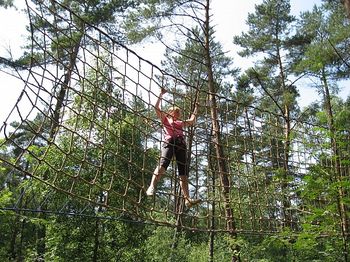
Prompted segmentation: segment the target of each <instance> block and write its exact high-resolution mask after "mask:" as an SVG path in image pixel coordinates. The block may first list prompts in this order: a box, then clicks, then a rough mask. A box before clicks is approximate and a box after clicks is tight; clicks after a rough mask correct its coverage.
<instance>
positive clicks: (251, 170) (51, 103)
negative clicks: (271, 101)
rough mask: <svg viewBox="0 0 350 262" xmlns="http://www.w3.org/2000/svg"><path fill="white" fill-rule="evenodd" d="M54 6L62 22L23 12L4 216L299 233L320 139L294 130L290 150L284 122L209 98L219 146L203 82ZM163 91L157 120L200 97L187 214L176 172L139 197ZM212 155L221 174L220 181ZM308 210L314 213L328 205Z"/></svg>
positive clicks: (5, 164)
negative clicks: (26, 46) (24, 51)
mask: <svg viewBox="0 0 350 262" xmlns="http://www.w3.org/2000/svg"><path fill="white" fill-rule="evenodd" d="M51 2H53V3H56V2H55V1H51ZM56 5H57V7H59V8H60V9H61V12H60V13H58V12H55V9H54V8H53V6H51V7H50V6H46V5H45V4H44V1H41V4H40V5H39V8H38V5H37V6H35V7H34V6H31V5H29V4H28V6H27V8H28V17H29V19H30V27H31V32H32V36H31V41H32V47H31V48H32V53H31V56H30V57H31V66H30V67H28V68H21V70H20V71H19V72H18V74H17V75H16V74H13V73H10V74H13V76H16V77H17V78H19V79H21V80H22V82H23V85H24V88H23V90H22V92H21V95H20V97H19V98H18V100H17V102H16V104H15V105H14V107H13V109H12V111H11V113H10V114H9V116H8V117H7V119H6V121H5V122H4V123H3V125H2V126H1V129H0V131H1V134H2V136H3V139H2V140H1V149H2V152H1V155H0V161H1V168H2V170H3V173H4V174H5V175H4V176H3V178H2V179H1V182H2V186H1V191H2V192H3V193H4V192H6V191H10V190H13V188H17V191H16V192H17V193H16V194H17V195H16V194H15V197H16V201H10V202H9V203H7V204H6V205H4V206H2V207H1V208H2V209H9V210H22V211H32V212H49V213H61V214H66V215H86V216H94V217H101V218H112V219H129V220H132V221H136V222H142V223H151V224H157V225H166V226H173V227H180V228H184V229H190V230H199V231H232V230H234V231H235V232H238V233H254V234H266V233H271V232H279V231H281V230H282V229H283V228H285V227H288V228H290V229H292V230H296V231H297V230H299V229H300V221H302V219H303V217H304V215H305V214H307V213H308V212H309V210H308V209H307V207H306V204H305V200H302V197H301V195H302V194H303V191H302V186H303V180H302V178H304V177H305V176H307V175H310V174H312V173H315V172H316V173H317V172H318V171H317V170H326V171H325V172H329V173H332V172H333V170H334V167H335V160H334V158H332V157H331V156H332V150H331V146H330V141H329V139H325V137H324V135H323V134H324V133H325V132H326V129H324V128H322V127H317V126H312V125H311V124H307V123H303V122H301V121H296V120H293V121H292V126H293V128H292V129H291V133H290V134H289V135H288V137H287V138H286V132H285V129H284V123H285V118H284V116H282V115H279V114H276V113H273V112H268V111H265V110H264V109H261V108H257V107H253V106H245V105H243V104H241V103H239V102H238V101H235V99H233V98H230V96H225V97H223V96H219V95H215V98H216V101H217V105H216V108H215V110H216V112H218V115H217V120H218V122H219V127H220V138H221V139H220V141H217V140H216V139H214V135H213V133H214V131H215V130H214V128H213V125H212V120H213V119H212V114H211V112H212V111H211V110H212V104H211V103H210V99H209V96H210V95H211V94H210V92H208V90H207V88H206V84H205V83H204V82H203V83H200V84H198V85H197V86H192V85H191V84H189V83H187V82H186V81H185V80H183V79H179V78H177V77H175V76H172V75H171V74H168V73H166V72H164V71H163V70H161V69H160V68H159V67H157V66H155V65H153V64H152V63H150V62H149V61H147V60H145V59H143V58H141V57H140V56H139V55H137V54H136V53H135V52H133V51H132V50H130V49H128V48H127V47H126V46H124V45H122V44H121V43H119V42H117V41H115V40H114V39H113V38H111V37H110V36H109V35H108V34H106V33H104V32H103V31H101V30H99V29H98V28H95V27H94V26H91V25H89V24H86V23H84V20H82V18H80V17H79V16H77V15H75V14H74V13H73V12H72V11H71V10H69V9H65V7H64V6H61V5H59V4H58V3H56ZM62 10H64V12H63V13H64V14H65V15H62V14H63V13H62ZM47 14H50V16H48V15H47ZM38 22H39V23H38ZM38 24H40V25H46V26H41V27H39V26H37V27H36V25H38ZM78 25H79V26H78ZM50 30H51V31H50ZM44 61H46V62H44ZM47 61H49V62H47ZM2 70H5V69H2ZM161 87H166V88H167V89H168V90H169V92H168V93H167V94H166V95H165V96H164V99H163V101H162V108H167V107H168V106H173V105H176V106H178V107H180V108H181V110H182V112H183V115H184V117H186V116H189V115H190V114H191V112H192V110H193V106H194V102H195V99H196V96H197V95H199V97H201V100H200V110H199V116H198V119H197V123H196V125H195V126H193V127H191V128H189V129H188V130H187V131H186V137H187V144H188V148H189V156H190V159H191V161H190V167H189V169H190V170H189V182H190V194H191V195H192V196H194V197H196V198H201V199H202V200H203V201H202V203H201V204H199V205H197V206H195V207H192V208H191V209H187V208H186V207H185V205H184V201H183V198H182V196H181V194H180V188H179V181H178V176H177V174H176V164H175V163H174V161H173V162H172V164H171V166H170V167H169V168H168V170H167V172H166V175H165V176H164V177H163V178H162V180H161V182H160V183H159V184H158V188H157V192H156V195H155V196H154V197H147V196H146V195H145V190H146V189H147V187H148V185H149V183H150V180H151V177H152V174H153V170H154V168H155V167H156V165H157V162H158V161H159V148H160V146H161V142H162V141H161V139H162V137H161V125H160V123H159V120H158V119H157V118H156V115H155V112H154V111H155V110H154V103H155V101H156V98H157V95H158V93H159V90H160V88H161ZM217 143H219V146H220V148H221V149H222V153H223V156H224V159H220V160H221V161H224V162H225V164H226V167H227V168H226V170H224V171H225V173H224V174H220V172H219V164H218V162H219V161H218V155H217V153H216V150H215V148H216V147H217V146H218V144H217ZM321 160H322V161H321ZM338 168H339V170H340V173H337V174H338V175H339V176H345V174H347V173H348V172H349V170H348V167H347V166H346V165H342V164H341V165H340V166H338ZM225 179H227V181H228V184H225V183H223V182H224V181H225ZM308 201H309V203H308V204H310V203H312V205H314V206H315V207H317V206H318V205H321V204H320V203H324V202H327V201H330V199H329V196H315V197H314V198H312V199H308ZM228 209H229V210H230V211H231V213H228V212H226V211H227V210H228ZM230 223H231V226H230V227H229V226H228V224H230ZM232 224H233V226H232Z"/></svg>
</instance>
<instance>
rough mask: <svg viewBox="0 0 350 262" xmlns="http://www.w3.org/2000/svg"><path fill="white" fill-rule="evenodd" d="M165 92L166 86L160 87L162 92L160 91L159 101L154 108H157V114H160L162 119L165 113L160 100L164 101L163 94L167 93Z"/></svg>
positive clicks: (159, 116)
mask: <svg viewBox="0 0 350 262" xmlns="http://www.w3.org/2000/svg"><path fill="white" fill-rule="evenodd" d="M165 93H166V90H165V88H164V87H162V88H161V89H160V93H159V95H158V99H157V102H156V104H155V105H154V108H155V110H156V113H157V116H158V118H159V119H161V120H162V119H163V115H164V113H163V112H162V110H161V109H160V102H161V101H162V97H163V94H165Z"/></svg>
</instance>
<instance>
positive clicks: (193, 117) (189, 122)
mask: <svg viewBox="0 0 350 262" xmlns="http://www.w3.org/2000/svg"><path fill="white" fill-rule="evenodd" d="M197 113H198V102H196V105H195V107H194V109H193V112H192V114H191V116H190V118H189V119H187V120H185V121H184V125H185V126H192V125H193V124H194V123H195V122H196V119H197Z"/></svg>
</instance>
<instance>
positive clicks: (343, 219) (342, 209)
mask: <svg viewBox="0 0 350 262" xmlns="http://www.w3.org/2000/svg"><path fill="white" fill-rule="evenodd" d="M322 82H323V87H324V107H325V111H326V114H327V121H328V128H329V131H330V135H331V147H332V153H333V156H332V157H333V159H334V178H331V179H332V180H334V179H335V181H336V182H339V183H340V182H341V181H342V180H343V176H342V173H341V168H340V152H339V148H338V142H337V138H336V132H335V127H334V117H333V110H332V103H331V95H330V91H329V87H328V82H327V78H326V73H325V71H324V70H323V72H322ZM344 197H345V191H344V188H343V187H342V186H338V197H337V205H338V212H339V218H340V225H341V234H342V239H343V249H344V252H343V253H344V261H348V255H347V251H348V250H347V249H348V247H347V246H348V244H347V243H348V238H349V220H348V215H347V212H348V208H347V207H346V206H345V204H344Z"/></svg>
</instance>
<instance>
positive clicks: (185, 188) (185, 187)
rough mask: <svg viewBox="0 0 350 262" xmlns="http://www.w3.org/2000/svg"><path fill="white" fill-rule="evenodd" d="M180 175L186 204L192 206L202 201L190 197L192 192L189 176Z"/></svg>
mask: <svg viewBox="0 0 350 262" xmlns="http://www.w3.org/2000/svg"><path fill="white" fill-rule="evenodd" d="M179 177H180V186H181V190H182V194H183V196H184V198H185V205H186V206H187V207H188V208H190V207H191V206H193V205H196V204H198V203H200V202H201V200H200V199H193V198H190V193H189V191H188V176H179Z"/></svg>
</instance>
